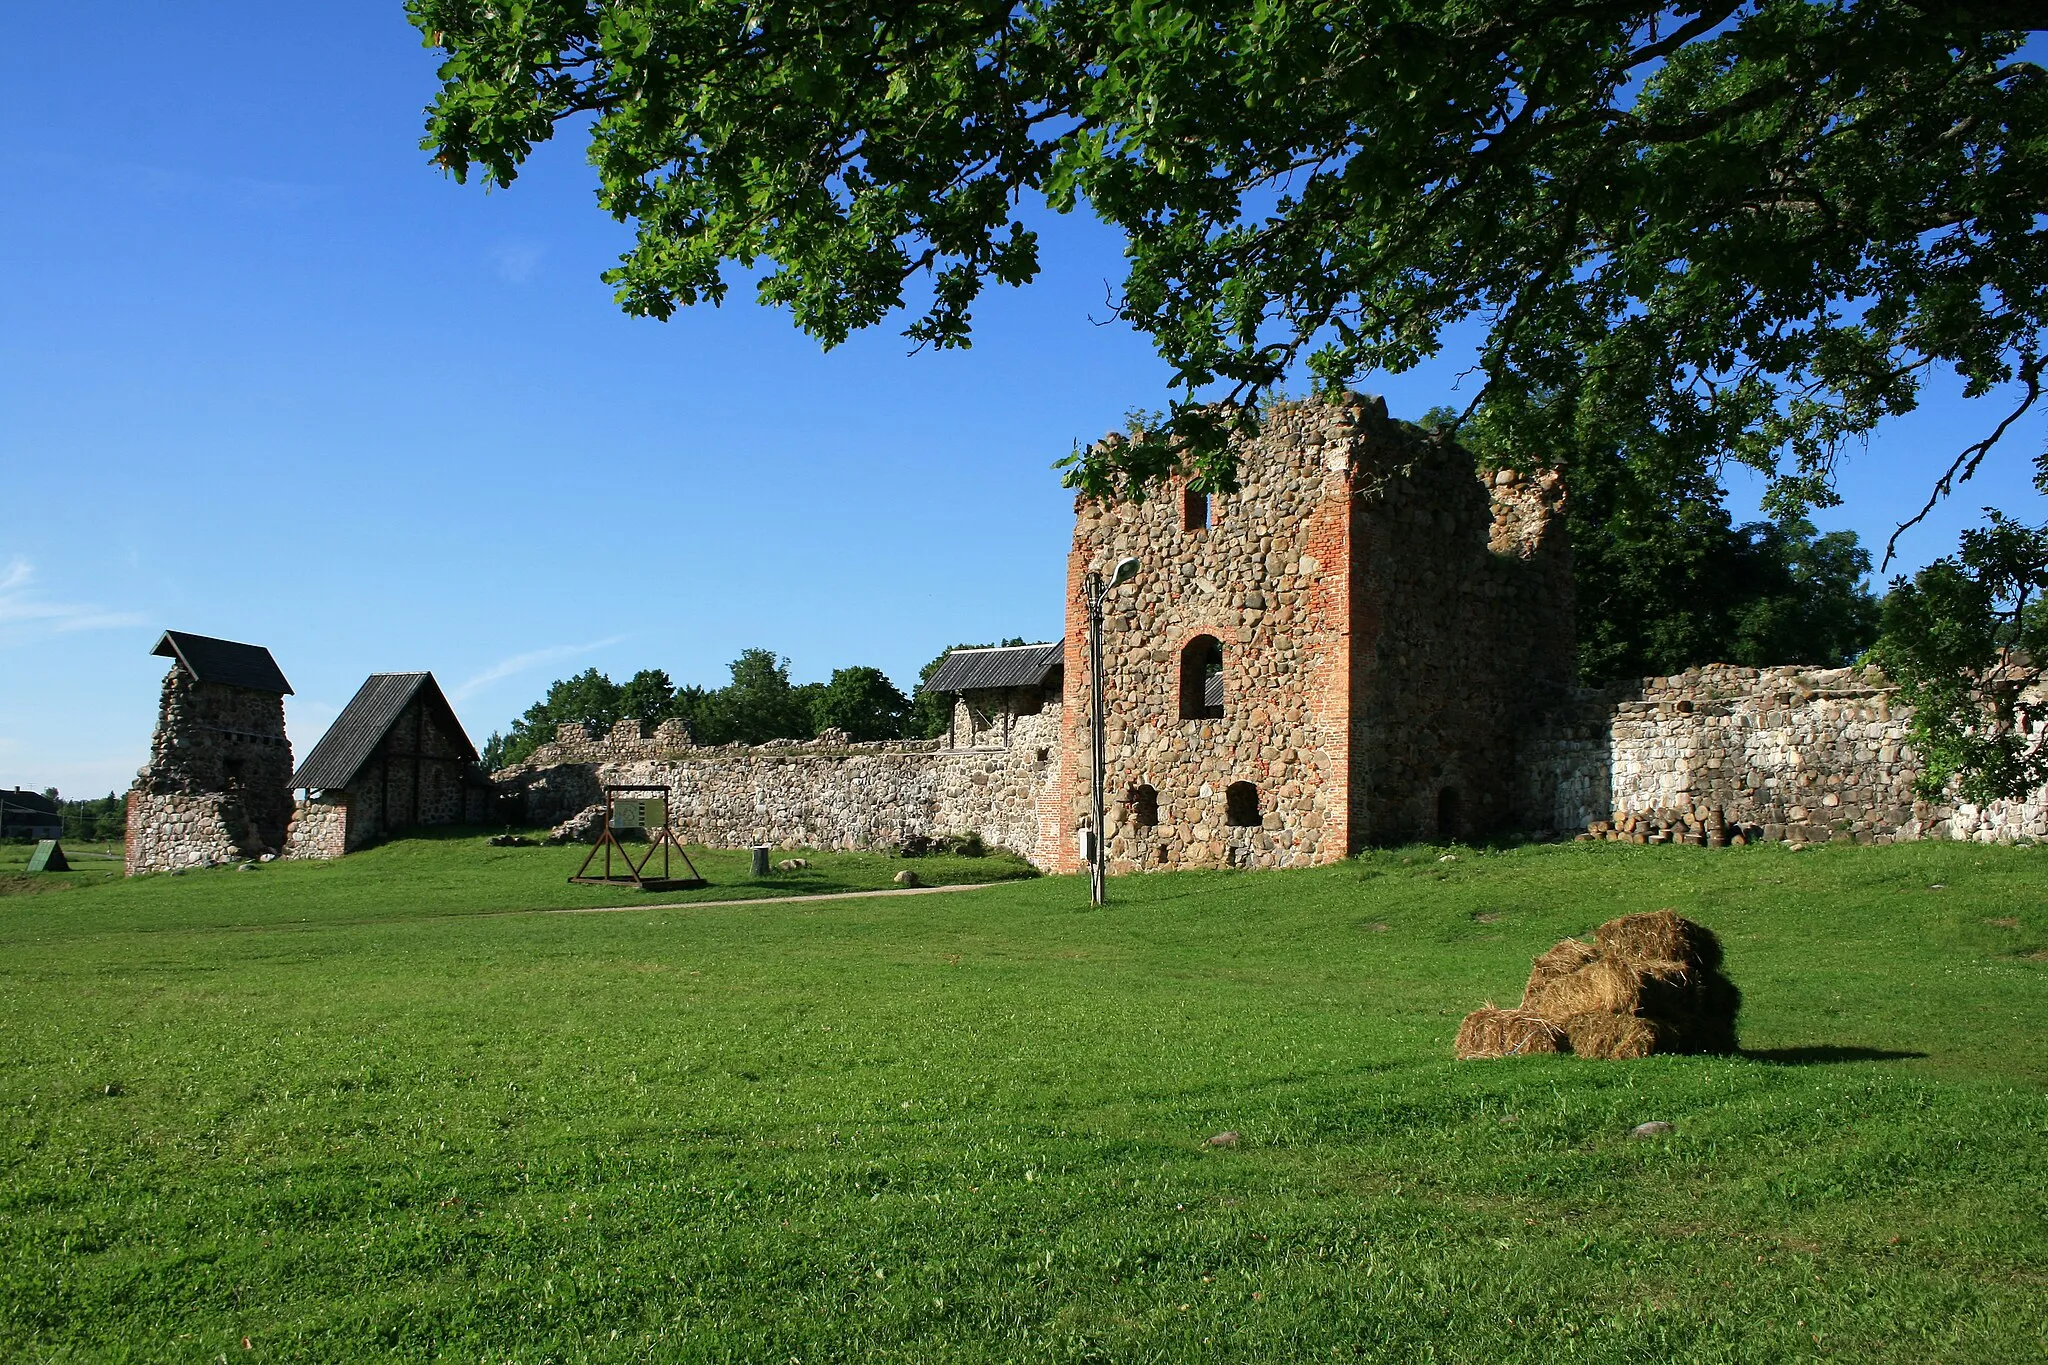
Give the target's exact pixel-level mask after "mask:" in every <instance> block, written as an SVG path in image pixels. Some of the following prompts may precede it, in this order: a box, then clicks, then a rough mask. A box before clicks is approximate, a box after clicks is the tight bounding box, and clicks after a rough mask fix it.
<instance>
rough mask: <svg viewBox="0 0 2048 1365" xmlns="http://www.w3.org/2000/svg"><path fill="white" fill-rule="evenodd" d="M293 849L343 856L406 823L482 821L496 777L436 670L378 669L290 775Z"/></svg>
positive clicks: (305, 854)
mask: <svg viewBox="0 0 2048 1365" xmlns="http://www.w3.org/2000/svg"><path fill="white" fill-rule="evenodd" d="M292 787H293V788H294V789H295V790H297V791H298V792H299V793H300V799H299V802H298V807H297V810H296V812H295V815H294V818H293V822H292V837H291V849H290V853H291V856H293V857H297V858H337V857H340V856H341V855H342V854H344V853H347V852H350V851H352V850H354V849H358V848H361V847H362V846H363V845H364V844H366V843H370V842H372V841H374V840H377V839H383V838H387V837H389V836H390V835H393V834H396V833H399V832H400V831H402V830H407V829H415V828H421V827H427V826H434V825H458V824H466V825H476V824H482V823H483V822H484V821H485V820H486V819H487V818H488V815H489V811H490V797H491V789H490V780H489V779H488V778H486V777H485V776H484V774H483V771H482V770H481V769H480V768H479V767H478V764H477V751H476V746H475V745H473V744H471V743H470V742H469V736H468V735H467V734H465V733H464V732H463V729H462V722H461V721H459V720H457V719H456V718H455V708H454V707H452V706H450V705H449V704H448V698H447V697H446V695H444V694H443V693H442V691H441V687H440V684H439V683H437V682H435V681H434V675H433V674H431V673H372V674H371V675H370V677H369V679H368V681H366V682H364V684H363V685H362V687H360V688H359V689H357V691H356V694H355V696H354V698H352V699H351V700H350V701H349V704H348V705H347V706H345V707H343V708H342V712H341V714H340V715H339V716H336V717H335V719H334V724H332V725H330V726H329V727H328V728H327V733H326V734H324V735H322V736H321V737H320V742H319V743H318V744H316V745H314V746H313V752H311V753H310V754H307V755H306V761H305V762H304V763H301V764H300V765H299V770H298V771H297V772H295V773H293V774H292Z"/></svg>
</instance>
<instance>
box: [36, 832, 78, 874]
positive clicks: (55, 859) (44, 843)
mask: <svg viewBox="0 0 2048 1365" xmlns="http://www.w3.org/2000/svg"><path fill="white" fill-rule="evenodd" d="M28 870H29V871H31V872H69V871H70V870H71V864H70V863H67V862H65V861H64V850H63V849H61V848H59V847H58V846H57V841H56V840H55V839H43V840H40V841H38V842H37V844H36V851H35V852H33V853H31V854H29V855H28Z"/></svg>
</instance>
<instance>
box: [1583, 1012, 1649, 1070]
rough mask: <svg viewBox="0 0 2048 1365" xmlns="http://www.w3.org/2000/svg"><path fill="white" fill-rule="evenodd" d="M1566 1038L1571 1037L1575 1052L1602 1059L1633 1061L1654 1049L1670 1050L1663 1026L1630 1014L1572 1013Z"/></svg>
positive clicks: (1647, 1054)
mask: <svg viewBox="0 0 2048 1365" xmlns="http://www.w3.org/2000/svg"><path fill="white" fill-rule="evenodd" d="M1565 1037H1566V1038H1567V1039H1569V1040H1570V1043H1571V1049H1572V1052H1573V1053H1574V1054H1576V1055H1578V1056H1580V1057H1593V1058H1597V1059H1599V1060H1602V1061H1632V1060H1634V1059H1635V1058H1637V1057H1647V1056H1649V1055H1650V1054H1651V1053H1653V1052H1669V1051H1671V1050H1672V1049H1671V1037H1670V1030H1669V1028H1668V1027H1667V1026H1666V1025H1664V1024H1661V1023H1659V1022H1658V1021H1657V1020H1655V1019H1638V1018H1636V1017H1635V1016H1634V1015H1629V1014H1608V1013H1605V1012H1591V1013H1587V1014H1578V1015H1573V1016H1572V1018H1571V1020H1570V1021H1569V1022H1567V1023H1566V1024H1565Z"/></svg>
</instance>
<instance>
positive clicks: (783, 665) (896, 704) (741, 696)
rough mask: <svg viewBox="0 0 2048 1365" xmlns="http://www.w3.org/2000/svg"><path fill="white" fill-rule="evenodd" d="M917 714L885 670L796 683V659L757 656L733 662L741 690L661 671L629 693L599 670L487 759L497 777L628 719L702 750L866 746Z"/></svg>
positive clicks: (522, 721)
mask: <svg viewBox="0 0 2048 1365" xmlns="http://www.w3.org/2000/svg"><path fill="white" fill-rule="evenodd" d="M911 713H912V707H911V702H910V699H909V698H908V697H905V696H904V695H903V693H902V692H900V691H899V690H897V687H896V685H895V684H894V683H892V682H890V681H889V678H888V675H887V674H885V673H883V672H882V671H881V670H880V669H879V668H868V667H865V666H861V667H854V668H840V669H835V670H833V673H832V677H831V680H830V681H829V682H822V683H792V682H790V680H789V661H788V660H787V659H784V658H781V657H779V656H778V655H776V654H775V652H774V651H773V650H767V649H748V650H743V651H741V653H740V657H739V658H737V659H735V660H733V661H732V681H731V682H729V683H727V684H726V685H725V686H724V687H719V688H702V687H677V686H676V685H675V683H674V682H673V681H671V680H670V678H669V676H668V674H667V673H665V672H663V671H662V670H661V669H658V668H649V669H642V670H641V671H640V672H638V673H635V674H634V675H633V676H632V677H631V678H629V679H628V680H627V681H626V682H625V683H623V684H620V683H614V682H613V681H612V680H611V679H610V678H608V677H606V676H605V675H604V674H602V673H600V672H598V671H597V670H596V669H594V668H591V669H586V670H584V671H583V672H581V673H578V674H577V675H576V676H574V677H572V678H563V679H560V680H558V681H556V682H555V683H553V684H552V685H550V686H549V688H548V692H547V695H546V696H545V697H543V698H542V699H541V700H539V701H537V702H535V703H534V704H533V705H532V706H529V707H528V708H527V709H526V711H525V713H524V714H523V715H521V716H520V717H519V719H517V720H515V721H513V722H512V725H511V728H510V730H509V732H507V733H505V734H495V733H494V734H492V736H491V737H490V739H489V740H487V741H486V742H485V744H484V749H483V759H484V766H485V767H486V768H490V769H497V768H501V767H503V766H505V765H506V764H508V763H517V762H519V761H520V760H521V759H524V758H525V757H526V756H527V755H528V754H530V753H532V752H533V751H534V750H535V749H537V748H539V747H540V746H541V745H542V744H545V743H547V742H548V741H549V740H551V739H553V738H554V737H555V727H556V726H557V725H565V724H577V725H583V726H585V727H588V728H589V729H591V730H593V731H604V730H609V729H610V728H611V727H612V726H613V725H614V724H616V723H617V722H619V721H620V720H625V719H632V720H642V721H647V722H650V723H655V724H658V723H660V722H661V721H664V720H668V719H670V718H676V719H680V720H682V721H684V722H686V723H687V724H688V725H689V727H690V734H691V736H692V737H693V738H694V739H695V740H696V742H697V743H699V744H731V743H742V744H760V743H764V742H765V741H768V740H771V739H810V738H812V737H813V736H815V735H816V734H818V733H819V732H820V731H822V730H825V729H828V728H834V727H836V728H838V729H840V730H843V731H845V732H846V733H847V735H849V736H850V737H851V738H853V739H855V740H863V741H864V740H876V739H900V738H902V737H903V736H904V735H905V734H906V733H907V731H908V727H909V726H910V724H911Z"/></svg>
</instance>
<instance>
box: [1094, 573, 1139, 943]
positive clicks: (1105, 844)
mask: <svg viewBox="0 0 2048 1365" xmlns="http://www.w3.org/2000/svg"><path fill="white" fill-rule="evenodd" d="M1137 572H1138V561H1137V560H1135V559H1121V560H1118V561H1117V566H1116V568H1114V569H1113V570H1111V571H1110V575H1109V581H1108V582H1104V581H1103V578H1102V575H1101V574H1098V573H1091V574H1089V575H1088V577H1087V579H1086V580H1085V587H1086V589H1087V593H1088V688H1089V694H1090V700H1089V708H1088V719H1089V724H1090V725H1091V727H1092V728H1093V730H1094V741H1095V743H1094V761H1093V762H1092V763H1091V764H1090V765H1089V768H1090V771H1089V782H1090V784H1091V786H1092V787H1093V789H1094V793H1093V794H1094V801H1093V803H1092V805H1091V807H1090V810H1091V812H1092V816H1091V823H1090V825H1089V832H1090V842H1091V844H1092V847H1090V848H1089V850H1088V855H1089V856H1088V903H1089V904H1090V905H1100V904H1102V899H1103V878H1104V874H1105V872H1106V870H1107V868H1108V866H1109V838H1108V831H1107V830H1105V829H1104V828H1103V814H1102V767H1103V761H1104V758H1103V737H1102V599H1103V598H1105V597H1107V596H1109V594H1110V592H1111V590H1112V589H1115V588H1118V587H1121V586H1122V585H1123V584H1125V583H1128V582H1130V581H1131V579H1132V577H1134V576H1135V575H1136V574H1137Z"/></svg>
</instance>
